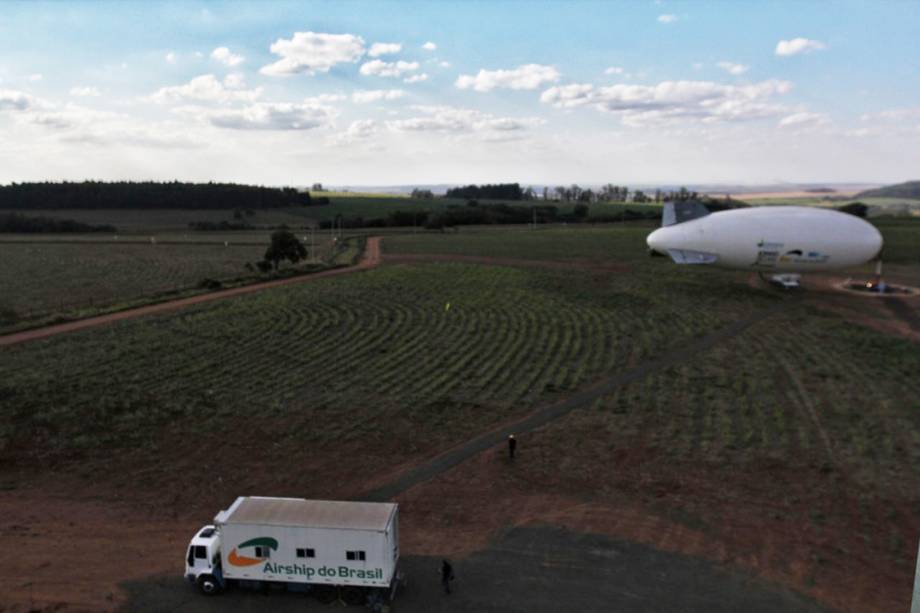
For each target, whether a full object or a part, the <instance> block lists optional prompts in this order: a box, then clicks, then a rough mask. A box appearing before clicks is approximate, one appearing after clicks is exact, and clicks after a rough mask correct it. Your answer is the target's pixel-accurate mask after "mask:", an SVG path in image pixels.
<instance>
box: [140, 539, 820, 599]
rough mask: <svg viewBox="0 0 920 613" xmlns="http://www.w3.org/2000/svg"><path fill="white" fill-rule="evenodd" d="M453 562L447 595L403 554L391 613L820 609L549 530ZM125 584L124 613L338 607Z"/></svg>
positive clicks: (693, 565) (748, 581)
mask: <svg viewBox="0 0 920 613" xmlns="http://www.w3.org/2000/svg"><path fill="white" fill-rule="evenodd" d="M178 559H179V562H178V563H180V564H181V557H180V558H178ZM452 562H453V564H454V570H455V574H456V581H455V582H454V584H453V593H452V594H451V595H449V596H447V595H445V594H444V593H443V592H442V591H441V586H440V583H439V575H438V567H439V564H440V560H439V559H436V558H429V557H423V556H406V557H404V558H403V560H402V562H401V564H402V568H403V571H404V572H405V574H406V577H407V584H406V586H405V587H404V588H403V589H402V590H401V592H400V593H399V595H398V596H397V598H396V600H395V601H394V606H393V611H394V613H396V612H399V613H403V612H405V613H412V612H418V613H421V612H428V611H434V612H437V611H479V612H488V611H496V612H497V611H527V612H529V613H533V612H540V611H547V612H556V611H560V610H567V611H598V612H600V611H604V612H607V611H707V612H711V611H751V612H756V611H771V612H772V611H821V610H823V609H821V607H819V606H818V605H817V604H815V603H814V602H813V601H812V600H810V599H808V598H806V597H804V596H801V595H799V594H796V593H795V592H792V591H790V590H788V589H785V588H782V587H778V586H775V585H771V584H769V583H767V582H764V581H761V580H759V579H755V578H751V577H749V576H747V575H744V574H741V573H737V572H730V571H727V570H723V569H721V568H719V567H717V566H715V565H713V564H711V563H709V562H706V561H703V560H699V559H696V558H691V557H687V556H683V555H679V554H674V553H668V552H663V551H659V550H657V549H654V548H651V547H648V546H645V545H640V544H636V543H630V542H626V541H619V540H614V539H611V538H608V537H605V536H599V535H592V534H579V533H574V532H570V531H567V530H564V529H560V528H555V527H527V528H515V529H512V530H509V531H508V532H506V533H505V534H504V535H502V536H501V537H499V538H498V539H496V540H495V541H494V542H493V543H492V545H491V546H490V547H489V549H487V550H485V551H480V552H477V553H475V554H473V555H471V556H469V557H467V558H465V559H462V560H453V561H452ZM123 587H124V588H125V590H126V591H127V592H128V594H129V600H128V602H127V604H126V605H125V607H124V609H125V610H128V611H215V612H216V611H227V610H230V609H232V610H234V611H253V612H258V613H263V612H264V611H265V610H266V607H269V606H270V610H272V611H294V610H297V611H301V610H303V609H304V608H305V607H307V608H311V609H314V610H316V609H329V610H332V609H333V608H335V609H340V607H338V606H336V605H323V604H320V602H319V601H317V600H316V599H315V598H312V597H309V596H306V595H303V594H294V593H287V592H272V593H269V594H267V595H265V594H256V593H250V592H244V591H241V590H238V589H237V590H233V591H228V592H225V593H224V594H221V595H220V596H216V597H213V598H208V597H205V596H203V595H200V594H199V593H198V592H197V591H195V590H194V589H193V587H192V586H191V585H189V584H187V583H185V582H184V581H183V579H182V577H180V576H175V577H173V576H170V577H152V578H150V579H148V580H145V581H141V582H132V583H128V584H125V585H124V586H123ZM353 610H355V611H359V610H364V609H362V608H360V607H353Z"/></svg>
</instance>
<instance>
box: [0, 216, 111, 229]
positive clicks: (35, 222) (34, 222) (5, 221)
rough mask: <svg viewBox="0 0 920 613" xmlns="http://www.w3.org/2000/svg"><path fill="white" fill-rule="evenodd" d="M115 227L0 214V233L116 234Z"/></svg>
mask: <svg viewBox="0 0 920 613" xmlns="http://www.w3.org/2000/svg"><path fill="white" fill-rule="evenodd" d="M117 231H118V230H117V229H116V228H115V226H110V225H107V224H105V225H90V224H86V223H81V222H79V221H75V220H73V219H55V218H53V217H41V216H39V217H27V216H25V215H20V214H19V213H6V214H0V232H9V233H17V234H44V233H58V232H87V233H88V232H112V233H114V232H117Z"/></svg>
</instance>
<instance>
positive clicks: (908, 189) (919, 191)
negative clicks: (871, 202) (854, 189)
mask: <svg viewBox="0 0 920 613" xmlns="http://www.w3.org/2000/svg"><path fill="white" fill-rule="evenodd" d="M856 197H857V198H917V199H920V181H907V182H906V183H898V184H897V185H888V186H887V187H879V188H878V189H870V190H866V191H864V192H860V193H858V194H856Z"/></svg>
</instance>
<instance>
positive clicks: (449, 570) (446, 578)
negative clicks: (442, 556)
mask: <svg viewBox="0 0 920 613" xmlns="http://www.w3.org/2000/svg"><path fill="white" fill-rule="evenodd" d="M453 580H454V567H453V566H451V565H450V562H448V561H447V560H441V585H443V586H444V593H445V594H450V582H451V581H453Z"/></svg>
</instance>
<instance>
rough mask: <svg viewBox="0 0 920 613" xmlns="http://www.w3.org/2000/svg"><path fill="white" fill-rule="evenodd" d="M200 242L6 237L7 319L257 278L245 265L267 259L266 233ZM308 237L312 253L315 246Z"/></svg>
mask: <svg viewBox="0 0 920 613" xmlns="http://www.w3.org/2000/svg"><path fill="white" fill-rule="evenodd" d="M30 236H31V235H30ZM197 238H198V237H193V239H197ZM202 238H204V239H208V240H206V241H198V242H192V241H191V240H189V237H184V236H183V235H178V234H177V235H170V234H159V235H157V242H156V243H151V242H150V241H139V240H136V239H134V240H132V239H131V238H128V239H127V240H125V239H124V238H121V239H119V240H118V241H115V240H110V239H100V237H99V236H97V235H48V236H43V237H38V238H35V237H33V238H32V239H31V240H28V239H24V238H22V237H21V236H19V237H17V239H16V240H12V241H10V240H8V239H7V237H6V236H5V237H4V238H3V241H2V242H0V286H2V287H9V288H15V291H10V292H6V293H4V294H3V295H0V309H5V310H6V313H7V315H6V317H7V318H9V311H10V310H11V311H13V312H15V313H16V317H17V318H25V319H28V318H32V317H34V316H42V315H47V314H49V313H52V312H54V313H58V314H71V313H74V312H78V311H80V310H81V309H92V308H96V307H108V306H111V305H114V304H115V303H123V302H132V301H137V300H140V299H143V298H149V297H152V296H154V295H156V294H159V293H162V292H173V291H183V290H188V289H192V288H195V287H197V286H198V284H199V283H201V282H202V281H203V280H206V279H211V280H217V281H234V282H235V281H238V280H246V279H249V280H250V281H255V280H258V279H259V276H258V274H257V273H255V272H254V271H252V270H249V269H247V268H246V264H247V263H249V264H253V263H255V262H256V261H258V260H260V259H262V256H263V254H264V253H265V248H266V246H267V245H268V242H269V235H268V233H265V232H237V233H232V234H225V233H219V232H215V233H211V232H208V233H206V236H204V237H202ZM301 238H303V237H301ZM306 238H307V241H306V242H305V245H306V246H307V250H308V252H309V248H310V244H311V242H310V240H309V236H307V237H306ZM314 244H315V248H316V259H317V261H319V262H323V261H328V260H329V259H330V257H331V256H332V242H331V239H330V237H329V236H328V234H322V235H319V234H318V235H317V236H316V238H315V243H314ZM356 255H357V254H354V253H353V254H351V256H352V258H351V259H354V257H355V256H356ZM308 257H309V255H308ZM289 267H290V264H282V268H289Z"/></svg>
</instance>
